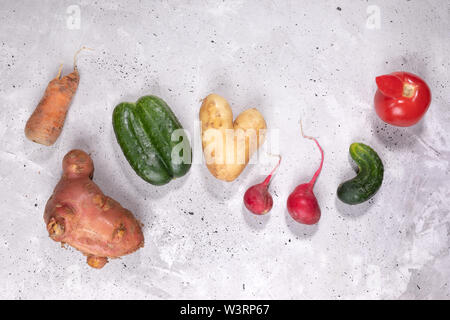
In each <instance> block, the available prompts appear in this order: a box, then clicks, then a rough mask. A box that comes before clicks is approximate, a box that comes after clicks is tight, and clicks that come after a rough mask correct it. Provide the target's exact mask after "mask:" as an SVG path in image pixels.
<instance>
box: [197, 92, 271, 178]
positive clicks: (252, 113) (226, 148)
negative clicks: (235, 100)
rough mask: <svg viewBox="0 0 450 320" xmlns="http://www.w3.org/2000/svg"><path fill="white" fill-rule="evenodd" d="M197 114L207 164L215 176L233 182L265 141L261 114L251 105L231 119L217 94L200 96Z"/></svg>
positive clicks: (228, 107)
mask: <svg viewBox="0 0 450 320" xmlns="http://www.w3.org/2000/svg"><path fill="white" fill-rule="evenodd" d="M199 117H200V122H201V126H202V146H203V154H204V156H205V160H206V166H207V167H208V169H209V171H210V172H211V174H212V175H213V176H214V177H216V178H217V179H220V180H224V181H233V180H234V179H236V178H237V177H238V176H239V175H240V174H241V172H242V171H243V170H244V168H245V167H246V166H247V163H248V161H249V160H250V157H251V156H252V154H253V153H254V152H255V151H256V150H257V149H258V148H259V146H260V145H261V144H262V143H263V142H264V134H265V130H266V128H267V126H266V121H265V120H264V117H263V116H262V114H261V113H260V112H259V111H258V110H256V109H255V108H252V109H248V110H245V111H243V112H242V113H241V114H240V115H238V116H237V117H236V120H234V122H233V112H232V111H231V108H230V105H229V104H228V102H227V101H226V100H225V99H224V98H222V97H221V96H219V95H217V94H210V95H209V96H207V97H206V98H205V99H203V103H202V106H201V108H200V114H199Z"/></svg>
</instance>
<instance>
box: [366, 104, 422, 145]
mask: <svg viewBox="0 0 450 320" xmlns="http://www.w3.org/2000/svg"><path fill="white" fill-rule="evenodd" d="M369 117H370V123H371V126H372V131H373V133H374V136H375V138H376V140H377V141H378V142H379V143H381V144H383V145H384V146H386V147H387V148H388V149H390V150H402V149H411V148H413V146H414V145H415V144H416V143H417V141H418V138H417V137H419V136H420V135H421V134H422V132H423V130H424V128H425V121H424V119H422V120H420V121H419V122H418V123H417V124H415V125H413V126H411V127H396V126H393V125H390V124H387V123H385V122H383V121H382V120H381V119H380V118H378V116H377V114H376V112H372V113H371V114H370V116H369Z"/></svg>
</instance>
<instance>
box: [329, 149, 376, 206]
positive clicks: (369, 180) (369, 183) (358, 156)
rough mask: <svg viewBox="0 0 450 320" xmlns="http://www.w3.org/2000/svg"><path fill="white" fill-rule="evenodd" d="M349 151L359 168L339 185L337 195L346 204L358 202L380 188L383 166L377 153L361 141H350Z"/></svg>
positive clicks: (369, 196)
mask: <svg viewBox="0 0 450 320" xmlns="http://www.w3.org/2000/svg"><path fill="white" fill-rule="evenodd" d="M349 152H350V156H351V157H352V159H353V160H354V161H355V162H356V164H357V165H358V168H359V169H358V171H357V175H356V177H354V178H353V179H351V180H348V181H345V182H343V183H341V184H340V185H339V187H338V189H337V196H338V198H339V199H340V200H341V201H342V202H345V203H347V204H359V203H362V202H364V201H367V200H369V199H370V198H371V197H372V196H373V195H374V194H375V193H377V191H378V189H380V187H381V183H382V182H383V174H384V167H383V162H381V159H380V157H379V156H378V154H377V153H376V152H375V151H374V150H373V149H372V148H371V147H369V146H367V145H365V144H363V143H352V144H351V145H350V150H349Z"/></svg>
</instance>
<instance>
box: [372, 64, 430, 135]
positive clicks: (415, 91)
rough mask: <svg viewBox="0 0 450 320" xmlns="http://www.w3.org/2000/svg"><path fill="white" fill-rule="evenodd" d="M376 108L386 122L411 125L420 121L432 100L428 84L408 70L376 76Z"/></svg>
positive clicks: (396, 124)
mask: <svg viewBox="0 0 450 320" xmlns="http://www.w3.org/2000/svg"><path fill="white" fill-rule="evenodd" d="M376 82H377V86H378V90H377V92H376V94H375V110H376V112H377V114H378V116H379V117H380V118H381V120H383V121H384V122H387V123H389V124H392V125H394V126H398V127H409V126H412V125H413V124H416V123H417V122H419V120H420V119H421V118H422V117H423V115H424V114H425V112H427V110H428V107H429V106H430V102H431V91H430V88H428V85H427V84H426V83H425V81H423V80H422V79H421V78H419V77H418V76H416V75H414V74H412V73H408V72H394V73H391V74H388V75H384V76H379V77H377V78H376Z"/></svg>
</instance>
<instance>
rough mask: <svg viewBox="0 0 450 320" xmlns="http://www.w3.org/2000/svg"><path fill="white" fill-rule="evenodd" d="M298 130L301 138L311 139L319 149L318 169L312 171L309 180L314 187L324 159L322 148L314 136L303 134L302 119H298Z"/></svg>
mask: <svg viewBox="0 0 450 320" xmlns="http://www.w3.org/2000/svg"><path fill="white" fill-rule="evenodd" d="M300 131H301V133H302V136H303V138H306V139H310V140H313V141H314V142H315V143H316V145H317V147H318V148H319V150H320V155H321V157H322V160H321V161H320V166H319V169H317V171H316V172H315V173H314V176H313V177H312V179H311V181H310V182H309V183H310V184H311V185H312V186H313V187H314V184H315V183H316V180H317V177H318V176H319V174H320V172H321V171H322V167H323V159H324V155H323V150H322V147H321V146H320V144H319V142H318V141H317V139H316V138H314V137H310V136H307V135H305V134H304V132H303V125H302V121H301V120H300Z"/></svg>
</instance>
